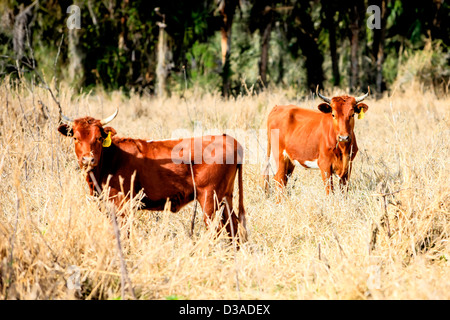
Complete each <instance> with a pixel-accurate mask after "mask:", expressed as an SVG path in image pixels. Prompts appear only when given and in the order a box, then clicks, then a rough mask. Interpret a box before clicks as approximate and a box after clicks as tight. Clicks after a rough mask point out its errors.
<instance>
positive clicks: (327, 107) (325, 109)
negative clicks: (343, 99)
mask: <svg viewBox="0 0 450 320" xmlns="http://www.w3.org/2000/svg"><path fill="white" fill-rule="evenodd" d="M317 108H318V109H319V110H320V111H322V112H323V113H330V112H331V107H330V105H329V104H328V103H321V104H319V105H318V106H317Z"/></svg>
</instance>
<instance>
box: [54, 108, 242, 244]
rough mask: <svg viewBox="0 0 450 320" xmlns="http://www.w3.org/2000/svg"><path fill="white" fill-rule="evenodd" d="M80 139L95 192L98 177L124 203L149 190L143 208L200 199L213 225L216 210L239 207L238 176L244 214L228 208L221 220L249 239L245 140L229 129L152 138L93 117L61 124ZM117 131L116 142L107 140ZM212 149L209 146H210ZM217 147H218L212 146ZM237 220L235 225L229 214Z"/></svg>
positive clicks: (83, 163) (64, 130)
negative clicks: (130, 134) (129, 134)
mask: <svg viewBox="0 0 450 320" xmlns="http://www.w3.org/2000/svg"><path fill="white" fill-rule="evenodd" d="M58 130H59V131H60V132H61V133H63V134H64V135H70V136H73V137H74V140H75V153H76V155H77V158H78V162H79V164H80V166H81V167H82V168H84V169H86V171H88V172H89V173H93V175H94V177H95V180H96V181H93V180H92V178H91V175H90V174H87V176H86V180H87V182H88V185H89V188H90V192H91V194H92V195H94V194H95V193H96V192H95V183H96V182H97V183H98V185H99V186H100V187H101V188H102V189H103V188H104V187H105V186H108V188H109V189H108V190H109V194H108V195H109V198H110V199H111V200H112V201H114V203H115V204H116V205H117V206H118V207H120V206H121V205H122V204H123V203H124V201H127V200H129V199H130V198H133V197H134V196H135V195H136V194H137V193H138V192H139V191H143V193H144V196H143V198H142V199H141V202H142V208H143V209H148V210H163V209H164V208H165V207H166V205H168V201H169V202H170V210H171V211H172V212H177V211H179V210H180V209H181V208H182V207H183V206H185V205H186V204H188V203H190V202H191V201H193V200H194V198H195V197H196V199H197V200H198V201H199V204H200V206H201V207H202V209H203V212H204V221H205V223H206V225H207V226H209V224H210V222H211V221H212V219H213V218H214V214H215V211H216V210H218V209H219V208H220V207H221V206H225V201H226V202H227V203H228V206H229V208H230V210H231V211H232V208H233V190H234V182H235V178H236V176H238V187H239V211H238V217H236V215H235V214H234V213H231V215H230V212H228V211H227V210H224V212H223V217H222V220H221V225H220V226H219V227H223V226H226V230H227V231H228V233H229V234H230V235H232V234H233V233H234V234H236V235H237V231H238V227H239V228H240V230H239V231H240V235H241V237H242V238H243V239H241V240H243V241H245V236H246V227H245V210H244V206H243V190H242V164H241V163H242V157H243V149H242V146H241V145H240V144H239V143H238V142H237V141H236V140H235V139H234V138H232V137H230V136H227V135H218V136H205V137H198V138H189V139H179V140H162V141H153V140H150V141H146V140H141V139H130V138H120V137H117V136H115V130H114V129H112V128H110V127H105V128H103V126H102V125H101V123H100V122H99V120H95V119H93V118H90V117H86V118H81V119H77V120H74V122H73V126H72V128H70V127H68V126H67V125H62V126H60V128H59V129H58ZM108 134H110V135H111V134H112V135H113V136H112V138H111V144H110V146H108V147H103V146H102V145H101V143H103V141H104V140H105V139H107V136H108ZM205 150H206V151H205ZM211 150H213V151H214V152H210V151H211ZM230 216H231V221H232V224H233V226H230V223H228V222H229V218H230Z"/></svg>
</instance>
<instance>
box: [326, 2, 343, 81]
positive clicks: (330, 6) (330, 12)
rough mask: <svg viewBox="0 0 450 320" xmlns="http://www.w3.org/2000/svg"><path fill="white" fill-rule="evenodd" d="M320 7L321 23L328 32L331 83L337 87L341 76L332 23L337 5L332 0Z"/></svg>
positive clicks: (334, 28) (334, 30) (335, 26)
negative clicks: (322, 20) (322, 17)
mask: <svg viewBox="0 0 450 320" xmlns="http://www.w3.org/2000/svg"><path fill="white" fill-rule="evenodd" d="M322 6H323V12H324V22H323V23H324V27H325V28H326V29H327V30H328V41H329V44H330V57H331V68H332V71H333V78H332V83H333V85H334V86H339V84H340V83H341V74H340V72H339V56H338V53H337V44H336V29H337V28H338V26H337V25H336V22H335V21H334V17H335V14H336V12H338V13H339V11H338V10H339V4H336V2H335V1H333V0H323V1H322Z"/></svg>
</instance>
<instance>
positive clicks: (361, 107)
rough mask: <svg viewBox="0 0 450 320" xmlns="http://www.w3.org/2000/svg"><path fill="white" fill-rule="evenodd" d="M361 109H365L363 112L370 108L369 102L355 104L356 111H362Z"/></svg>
mask: <svg viewBox="0 0 450 320" xmlns="http://www.w3.org/2000/svg"><path fill="white" fill-rule="evenodd" d="M361 110H363V112H364V113H366V112H367V110H369V106H368V105H367V104H365V103H358V104H357V105H356V106H355V112H356V113H360V112H361Z"/></svg>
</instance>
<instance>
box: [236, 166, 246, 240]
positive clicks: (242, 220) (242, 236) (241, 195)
mask: <svg viewBox="0 0 450 320" xmlns="http://www.w3.org/2000/svg"><path fill="white" fill-rule="evenodd" d="M237 170H238V188H239V239H240V242H241V243H244V242H246V241H247V221H246V218H245V209H244V187H243V183H242V163H238V165H237Z"/></svg>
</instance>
